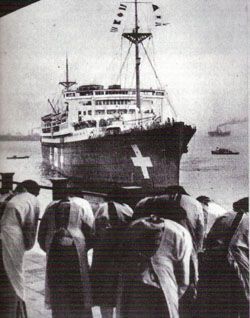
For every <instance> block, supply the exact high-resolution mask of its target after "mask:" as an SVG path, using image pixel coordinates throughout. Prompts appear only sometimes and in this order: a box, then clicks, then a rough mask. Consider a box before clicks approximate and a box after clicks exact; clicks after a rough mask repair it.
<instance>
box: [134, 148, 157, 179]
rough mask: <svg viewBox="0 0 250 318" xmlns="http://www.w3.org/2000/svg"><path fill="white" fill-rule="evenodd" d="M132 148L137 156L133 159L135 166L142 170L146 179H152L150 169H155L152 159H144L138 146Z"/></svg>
mask: <svg viewBox="0 0 250 318" xmlns="http://www.w3.org/2000/svg"><path fill="white" fill-rule="evenodd" d="M131 147H132V148H133V150H134V152H135V156H136V157H131V159H132V161H133V164H134V166H135V167H140V168H141V170H142V174H143V177H144V179H150V177H149V174H148V168H150V167H153V164H152V162H151V159H150V157H143V156H142V154H141V151H140V149H139V148H138V146H137V145H131Z"/></svg>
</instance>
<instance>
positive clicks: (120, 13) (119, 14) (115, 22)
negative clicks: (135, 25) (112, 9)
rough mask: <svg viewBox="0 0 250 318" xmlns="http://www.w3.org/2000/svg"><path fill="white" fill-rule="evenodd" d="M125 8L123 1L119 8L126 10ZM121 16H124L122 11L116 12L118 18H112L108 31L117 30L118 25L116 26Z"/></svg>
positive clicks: (119, 22)
mask: <svg viewBox="0 0 250 318" xmlns="http://www.w3.org/2000/svg"><path fill="white" fill-rule="evenodd" d="M126 9H127V6H126V5H125V4H123V3H120V6H119V10H122V11H126ZM123 16H124V13H123V12H118V13H117V17H118V18H116V19H114V21H113V25H112V27H111V29H110V32H118V27H117V26H119V25H120V24H121V22H122V18H123Z"/></svg>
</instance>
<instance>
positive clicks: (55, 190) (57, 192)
mask: <svg viewBox="0 0 250 318" xmlns="http://www.w3.org/2000/svg"><path fill="white" fill-rule="evenodd" d="M14 175H15V173H14V172H5V173H0V176H1V177H0V182H1V188H0V194H5V193H8V192H10V191H13V188H14V185H18V184H20V183H21V182H18V181H14V180H13V178H14ZM49 180H50V182H51V183H52V185H51V186H45V185H39V186H40V189H45V190H48V191H52V200H62V199H64V198H65V194H66V189H67V188H68V184H69V179H68V178H50V179H49ZM80 192H81V197H82V198H84V199H86V200H88V201H89V202H90V203H92V205H94V206H95V205H96V207H97V206H98V205H99V203H101V202H103V201H104V200H105V197H106V196H107V194H106V193H102V192H93V191H87V190H81V191H80Z"/></svg>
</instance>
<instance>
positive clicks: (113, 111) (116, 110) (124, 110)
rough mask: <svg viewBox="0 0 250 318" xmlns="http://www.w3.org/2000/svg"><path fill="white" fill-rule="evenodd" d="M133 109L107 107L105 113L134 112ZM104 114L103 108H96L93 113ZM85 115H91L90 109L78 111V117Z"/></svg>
mask: <svg viewBox="0 0 250 318" xmlns="http://www.w3.org/2000/svg"><path fill="white" fill-rule="evenodd" d="M134 113H135V110H134V109H129V110H128V109H108V110H107V112H106V114H134ZM104 114H105V110H104V109H100V110H96V111H95V115H104ZM86 115H90V116H91V115H92V110H88V111H82V112H81V111H78V117H81V116H86Z"/></svg>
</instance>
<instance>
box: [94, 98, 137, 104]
mask: <svg viewBox="0 0 250 318" xmlns="http://www.w3.org/2000/svg"><path fill="white" fill-rule="evenodd" d="M95 104H96V105H131V104H132V101H131V100H129V99H122V100H119V99H117V100H115V99H114V100H97V101H96V102H95Z"/></svg>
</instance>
